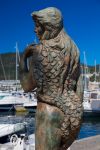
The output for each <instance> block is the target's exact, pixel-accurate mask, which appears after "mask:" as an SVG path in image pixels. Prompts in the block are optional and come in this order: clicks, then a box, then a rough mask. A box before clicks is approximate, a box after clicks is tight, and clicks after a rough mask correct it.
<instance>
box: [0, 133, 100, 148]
mask: <svg viewBox="0 0 100 150" xmlns="http://www.w3.org/2000/svg"><path fill="white" fill-rule="evenodd" d="M16 148H17V147H16V146H15V147H14V146H13V145H9V144H1V145H0V150H17V149H16ZM24 148H25V147H24ZM24 148H19V150H24ZM26 150H35V148H34V144H33V145H30V146H28V147H26ZM68 150H100V135H97V136H92V137H89V138H84V139H81V140H76V141H75V142H74V143H73V144H72V146H71V147H70V148H69V149H68Z"/></svg>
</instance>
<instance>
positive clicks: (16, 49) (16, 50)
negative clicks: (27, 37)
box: [15, 42, 20, 91]
mask: <svg viewBox="0 0 100 150" xmlns="http://www.w3.org/2000/svg"><path fill="white" fill-rule="evenodd" d="M15 48H16V91H17V83H18V57H19V55H18V52H19V50H18V43H17V42H16V46H15ZM19 60H20V57H19Z"/></svg>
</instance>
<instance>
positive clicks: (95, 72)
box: [95, 60, 97, 82]
mask: <svg viewBox="0 0 100 150" xmlns="http://www.w3.org/2000/svg"><path fill="white" fill-rule="evenodd" d="M96 72H97V70H96V60H95V82H96V80H97V79H96Z"/></svg>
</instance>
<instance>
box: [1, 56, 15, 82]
mask: <svg viewBox="0 0 100 150" xmlns="http://www.w3.org/2000/svg"><path fill="white" fill-rule="evenodd" d="M0 56H1V57H0V80H5V77H4V72H5V76H6V79H7V80H15V79H16V73H15V72H16V54H15V53H5V54H1V55H0ZM2 64H3V65H2ZM3 68H4V69H3ZM3 70H4V71H3Z"/></svg>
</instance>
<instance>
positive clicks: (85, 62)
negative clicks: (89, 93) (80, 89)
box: [83, 51, 87, 90]
mask: <svg viewBox="0 0 100 150" xmlns="http://www.w3.org/2000/svg"><path fill="white" fill-rule="evenodd" d="M83 54H84V89H85V90H87V86H86V85H87V84H86V83H87V81H86V74H87V61H86V55H85V51H84V52H83Z"/></svg>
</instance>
